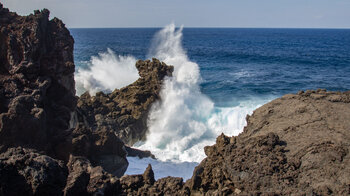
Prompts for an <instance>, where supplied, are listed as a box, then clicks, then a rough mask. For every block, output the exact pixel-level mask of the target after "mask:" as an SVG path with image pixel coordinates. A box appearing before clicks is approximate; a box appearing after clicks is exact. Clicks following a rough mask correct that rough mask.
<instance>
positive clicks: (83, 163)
mask: <svg viewBox="0 0 350 196" xmlns="http://www.w3.org/2000/svg"><path fill="white" fill-rule="evenodd" d="M67 165H68V169H69V176H68V179H67V185H66V188H65V189H64V195H67V196H68V195H72V196H73V195H118V192H119V189H120V183H119V179H118V178H116V177H114V176H113V175H111V174H109V173H107V172H105V171H104V170H103V169H102V167H100V166H97V167H93V166H92V165H91V163H90V162H89V160H88V159H86V158H85V157H76V156H71V157H70V159H69V162H68V164H67Z"/></svg>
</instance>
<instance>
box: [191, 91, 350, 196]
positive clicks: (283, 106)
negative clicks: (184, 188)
mask: <svg viewBox="0 0 350 196" xmlns="http://www.w3.org/2000/svg"><path fill="white" fill-rule="evenodd" d="M349 100H350V92H344V93H340V92H326V91H325V90H318V91H312V90H308V91H306V92H299V93H298V94H297V95H293V94H290V95H285V96H283V97H281V98H279V99H276V100H274V101H272V102H270V103H267V104H265V105H263V106H262V107H260V108H258V109H257V110H255V111H254V113H253V114H252V115H251V116H247V121H248V124H247V126H246V127H245V128H244V132H243V133H242V134H240V135H239V136H237V137H227V136H224V135H221V136H219V137H218V138H217V142H216V144H215V145H213V146H210V147H206V148H205V152H206V154H207V156H208V157H207V158H206V159H204V160H203V161H202V162H201V163H200V165H199V166H198V167H196V169H195V171H194V175H193V177H192V179H191V180H190V181H188V182H187V183H186V184H187V185H188V186H189V187H191V192H195V191H199V192H201V193H206V194H213V193H221V194H224V191H225V194H232V193H236V194H240V195H247V194H252V195H260V194H262V195H270V194H277V195H293V194H294V195H349V194H350V189H349V187H350V155H349V152H350V101H349ZM236 190H240V191H241V192H240V193H238V192H237V191H236Z"/></svg>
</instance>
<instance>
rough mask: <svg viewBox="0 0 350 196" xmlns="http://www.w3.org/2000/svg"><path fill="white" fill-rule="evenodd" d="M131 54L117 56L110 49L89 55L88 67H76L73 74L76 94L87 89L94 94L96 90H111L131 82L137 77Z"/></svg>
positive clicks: (134, 61)
mask: <svg viewBox="0 0 350 196" xmlns="http://www.w3.org/2000/svg"><path fill="white" fill-rule="evenodd" d="M135 63H136V59H135V58H134V57H132V56H117V55H116V54H115V53H114V52H113V51H112V50H111V49H107V52H105V53H100V54H99V55H98V56H93V57H91V61H90V62H89V64H90V65H89V68H88V69H83V68H78V70H77V73H76V74H75V82H76V89H77V95H81V94H82V93H84V92H85V91H89V92H90V94H91V95H95V94H96V92H98V91H107V92H110V91H113V90H114V89H116V88H122V87H124V86H126V85H129V84H131V83H133V82H134V81H135V80H137V79H138V77H139V75H138V71H137V69H136V67H135Z"/></svg>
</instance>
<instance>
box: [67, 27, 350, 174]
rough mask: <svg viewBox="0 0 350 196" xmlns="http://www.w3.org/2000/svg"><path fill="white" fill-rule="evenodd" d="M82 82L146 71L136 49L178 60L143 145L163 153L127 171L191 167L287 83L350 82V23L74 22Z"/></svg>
mask: <svg viewBox="0 0 350 196" xmlns="http://www.w3.org/2000/svg"><path fill="white" fill-rule="evenodd" d="M70 31H71V33H72V35H73V37H74V39H75V49H74V57H75V64H76V69H77V70H76V74H75V79H76V84H77V87H76V88H77V92H78V93H82V92H84V91H85V90H89V91H90V93H94V92H96V91H97V90H105V91H111V90H113V89H114V88H120V87H122V86H124V85H127V84H129V83H131V82H133V81H134V80H136V79H137V78H138V74H137V70H136V68H135V66H134V65H135V62H136V59H147V58H151V57H153V56H155V57H157V58H159V59H161V60H162V61H164V62H166V63H167V64H171V65H174V67H175V71H174V73H173V75H174V76H173V77H172V78H167V79H165V81H164V83H163V89H162V92H161V99H162V102H160V103H157V104H154V105H153V106H154V107H153V108H152V110H151V112H150V114H149V121H148V135H147V139H146V141H144V142H140V143H138V144H136V146H135V147H137V148H140V149H143V150H150V151H151V152H152V153H153V154H155V155H156V157H157V160H151V159H143V160H139V159H138V158H132V157H129V158H128V160H129V163H130V164H129V167H128V170H127V171H126V174H136V173H142V171H144V169H145V168H146V167H147V164H148V163H151V164H152V165H153V169H154V171H155V177H156V178H161V177H165V176H168V175H171V176H178V177H183V178H184V179H188V178H190V177H191V174H192V172H191V171H193V168H194V167H195V166H196V165H197V164H198V162H200V161H201V160H202V159H203V158H205V154H204V151H203V148H204V146H206V145H212V144H214V143H215V138H216V137H217V136H218V135H219V134H221V133H225V134H226V135H230V136H231V135H238V134H239V133H240V132H242V130H243V127H244V126H245V124H246V122H245V117H246V115H247V114H250V113H252V111H253V110H254V109H256V108H257V107H259V106H261V105H262V104H264V103H266V102H268V101H270V100H272V99H274V98H277V97H280V96H282V95H284V94H287V93H296V92H298V91H299V90H307V89H318V88H324V89H327V90H332V91H346V90H349V89H350V77H349V74H350V30H342V29H225V28H216V29H215V28H184V29H181V28H180V29H176V28H175V26H174V25H173V24H171V25H168V26H166V27H165V28H164V29H157V28H147V29H144V28H133V29H70Z"/></svg>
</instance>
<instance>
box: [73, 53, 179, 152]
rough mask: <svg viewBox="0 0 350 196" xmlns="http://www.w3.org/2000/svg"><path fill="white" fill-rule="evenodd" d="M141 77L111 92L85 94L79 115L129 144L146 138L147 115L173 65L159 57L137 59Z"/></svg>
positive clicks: (86, 121) (93, 126)
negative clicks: (110, 131) (161, 60)
mask: <svg viewBox="0 0 350 196" xmlns="http://www.w3.org/2000/svg"><path fill="white" fill-rule="evenodd" d="M136 68H137V69H138V71H139V75H140V78H139V79H138V80H137V81H135V82H134V83H132V84H130V85H128V86H126V87H124V88H121V89H116V90H114V91H113V92H112V93H110V94H104V93H102V92H100V93H97V94H96V96H90V95H89V93H85V94H83V95H82V96H81V97H80V98H79V100H78V108H77V113H78V115H77V118H78V120H77V121H79V122H83V123H85V124H86V125H87V126H89V127H91V128H92V129H93V130H99V129H108V130H113V131H114V132H115V133H116V134H117V136H118V137H119V138H120V139H121V140H122V141H123V142H124V143H126V144H128V145H130V146H132V145H133V144H134V143H135V142H137V141H140V140H144V139H145V136H146V130H147V116H148V111H149V109H150V107H151V104H152V103H153V102H155V101H156V100H158V99H159V92H160V90H161V84H162V81H163V79H164V77H165V76H171V75H172V72H173V69H174V68H173V66H167V65H166V64H165V63H163V62H160V61H159V60H157V59H152V61H149V60H145V61H142V60H139V61H138V62H137V63H136Z"/></svg>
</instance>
